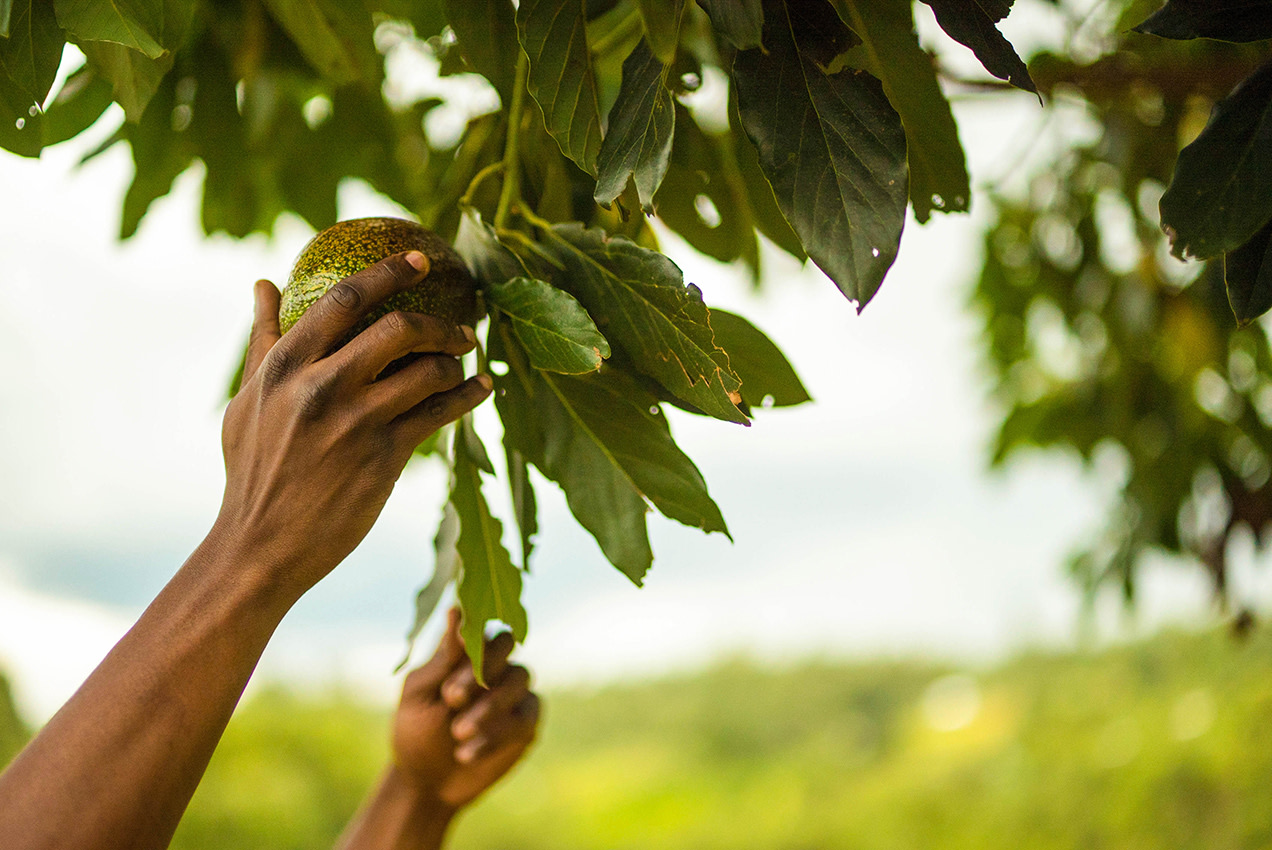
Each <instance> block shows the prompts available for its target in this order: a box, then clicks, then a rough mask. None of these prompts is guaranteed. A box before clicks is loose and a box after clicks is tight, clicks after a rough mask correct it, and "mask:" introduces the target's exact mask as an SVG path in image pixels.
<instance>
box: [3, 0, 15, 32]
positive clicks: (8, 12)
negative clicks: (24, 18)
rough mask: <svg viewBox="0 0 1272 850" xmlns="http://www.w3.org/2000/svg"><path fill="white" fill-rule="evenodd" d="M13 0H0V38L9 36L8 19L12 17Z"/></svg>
mask: <svg viewBox="0 0 1272 850" xmlns="http://www.w3.org/2000/svg"><path fill="white" fill-rule="evenodd" d="M13 3H14V0H0V38H8V37H9V21H10V19H11V18H12V17H13Z"/></svg>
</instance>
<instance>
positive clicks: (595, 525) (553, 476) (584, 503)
mask: <svg viewBox="0 0 1272 850" xmlns="http://www.w3.org/2000/svg"><path fill="white" fill-rule="evenodd" d="M490 356H491V357H492V358H495V359H501V360H503V361H504V362H506V363H508V366H509V370H508V373H507V374H505V375H497V376H495V407H496V409H497V410H498V411H499V418H500V420H501V421H502V422H503V425H504V446H505V447H507V448H509V449H512V450H515V451H517V452H518V453H520V455H521V456H522V457H523V458H525V460H526V461H529V462H530V463H533V464H534V465H535V466H536V467H538V469H539V471H540V472H542V473H543V474H544V476H546V477H547V478H548V479H549V480H550V481H555V482H556V483H557V485H559V486H560V488H561V491H562V492H563V493H564V494H565V500H566V504H567V505H569V508H570V513H572V514H574V517H575V519H577V520H578V521H579V524H580V525H582V526H583V527H584V528H585V529H587V531H588V533H590V534H591V535H592V536H593V537H595V538H596V542H597V543H598V544H599V545H600V547H601V551H602V552H603V553H604V554H605V557H606V559H608V560H609V562H610V563H611V564H613V565H614V566H615V567H617V568H618V570H619V571H620V572H621V573H623V575H625V576H627V577H628V578H629V579H631V580H632V582H634V583H635V584H636V585H638V586H639V585H640V584H641V582H642V581H643V580H644V577H645V573H646V572H648V570H649V567H650V565H651V564H652V563H653V560H654V555H653V552H652V551H651V550H650V548H649V533H648V531H647V530H646V528H645V514H646V513H647V512H648V510H649V507H648V505H646V503H645V499H644V497H643V496H641V494H640V491H639V490H638V489H637V488H636V486H635V485H634V484H633V483H632V481H631V478H630V477H629V476H628V475H627V474H626V473H625V472H624V471H623V470H622V469H621V468H620V467H618V466H617V465H616V464H615V463H614V462H613V460H612V458H611V457H610V456H609V455H608V454H607V453H606V451H605V447H604V444H603V443H602V442H601V441H600V440H599V438H598V437H597V435H596V434H594V433H592V432H589V431H588V430H587V429H586V428H585V427H584V426H583V425H582V424H581V423H580V422H579V420H578V419H577V418H575V417H574V416H573V415H572V414H571V411H570V410H569V409H568V408H567V407H566V406H565V405H563V404H562V403H561V400H560V398H559V397H558V396H557V394H556V393H554V392H553V391H552V388H551V387H550V386H549V385H548V383H547V380H548V376H547V373H544V372H540V371H538V370H537V369H534V368H532V367H531V366H530V364H529V363H528V362H527V360H526V357H525V353H524V352H523V351H522V350H521V349H520V346H519V345H518V343H517V342H516V340H515V339H514V338H513V335H512V331H511V328H509V327H508V324H507V323H506V322H499V323H498V324H497V325H496V326H494V327H492V329H491V340H490ZM563 380H568V379H563ZM644 397H645V398H647V399H649V401H648V403H649V404H654V403H656V402H655V401H654V400H653V399H652V396H648V395H647V394H644ZM522 531H523V534H524V532H525V529H524V527H523V529H522Z"/></svg>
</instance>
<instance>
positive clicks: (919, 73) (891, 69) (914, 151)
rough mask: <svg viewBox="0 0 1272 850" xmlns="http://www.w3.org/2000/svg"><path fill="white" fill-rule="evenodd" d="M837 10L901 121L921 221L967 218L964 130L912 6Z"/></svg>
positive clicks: (886, 3) (845, 0) (877, 1)
mask: <svg viewBox="0 0 1272 850" xmlns="http://www.w3.org/2000/svg"><path fill="white" fill-rule="evenodd" d="M836 7H837V8H838V9H839V12H840V17H841V18H843V20H844V23H846V24H848V25H849V26H850V27H852V30H853V32H855V33H856V34H857V35H858V36H859V37H860V38H861V41H862V46H863V48H864V50H865V53H866V60H867V61H866V70H868V71H869V72H870V73H872V74H874V75H875V76H876V77H878V78H879V80H880V81H881V82H882V83H883V91H884V93H885V94H887V96H888V102H889V103H891V104H892V108H893V109H895V110H896V111H897V113H898V114H900V116H901V124H902V126H904V127H905V140H906V154H907V159H908V161H909V165H910V203H911V204H912V205H913V206H914V216H915V218H917V219H918V220H919V221H920V222H926V221H927V220H928V217H929V214H930V213H931V211H932V209H933V207H935V208H936V209H938V210H940V211H942V212H966V211H967V205H968V200H969V199H970V198H971V196H972V193H971V187H970V185H969V184H968V178H967V162H966V159H965V157H964V155H963V146H962V144H961V143H960V142H959V139H958V125H957V124H955V123H954V115H953V113H951V112H950V104H949V101H947V100H946V99H945V94H944V93H943V92H942V91H941V86H940V84H939V83H938V82H937V79H936V69H935V67H934V66H933V64H932V57H931V56H929V55H928V54H927V52H926V51H924V50H923V48H922V47H920V46H919V39H918V36H917V35H915V32H914V15H913V12H912V8H911V5H910V2H909V0H870V2H863V0H836Z"/></svg>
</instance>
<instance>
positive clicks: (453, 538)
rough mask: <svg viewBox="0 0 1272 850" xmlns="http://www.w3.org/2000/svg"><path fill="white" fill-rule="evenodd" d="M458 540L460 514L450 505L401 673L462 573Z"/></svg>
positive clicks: (435, 540) (418, 596) (419, 599)
mask: <svg viewBox="0 0 1272 850" xmlns="http://www.w3.org/2000/svg"><path fill="white" fill-rule="evenodd" d="M458 540H459V515H458V514H456V513H455V505H454V504H452V503H451V502H447V503H446V507H444V508H443V509H442V521H441V522H440V523H438V525H437V534H436V536H434V538H433V575H432V576H431V577H430V578H429V580H428V584H426V585H424V586H423V587H421V588H420V592H419V593H417V594H415V621H414V622H413V623H412V624H411V629H410V631H409V632H407V635H406V656H405V657H404V658H403V659H402V661H401V663H400V664H398V667H397V669H398V670H401V669H402V667H404V666H405V665H406V663H407V662H408V661H409V660H410V659H411V651H412V650H413V649H414V648H415V641H416V639H418V638H419V636H420V632H422V631H423V630H424V626H425V624H426V623H428V619H429V617H431V616H433V612H434V611H436V610H437V603H439V602H441V601H442V594H444V593H445V592H446V588H447V587H449V586H450V583H451V582H452V581H454V580H455V576H457V575H458V574H459V569H460V564H459V551H458V550H457V549H456V548H455V543H456V542H457V541H458Z"/></svg>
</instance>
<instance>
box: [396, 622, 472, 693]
mask: <svg viewBox="0 0 1272 850" xmlns="http://www.w3.org/2000/svg"><path fill="white" fill-rule="evenodd" d="M459 620H460V613H459V607H458V606H456V607H454V608H451V609H450V611H448V612H447V613H446V631H445V632H443V633H442V640H441V642H440V643H438V645H437V651H436V652H434V653H433V657H432V658H430V659H429V660H428V661H426V662H424V664H423V665H421V666H420V667H417V668H415V669H414V670H412V671H411V672H410V673H408V674H407V676H406V681H405V682H404V683H403V686H402V699H403V701H406V700H408V699H420V698H423V699H429V698H432V697H435V696H437V694H438V692H439V691H440V690H441V687H442V682H444V681H445V680H446V677H447V676H449V675H450V673H451V671H452V670H454V669H455V666H456V665H458V664H459V663H460V662H461V661H462V660H463V659H464V658H465V655H464V640H463V638H461V637H460V635H459Z"/></svg>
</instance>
